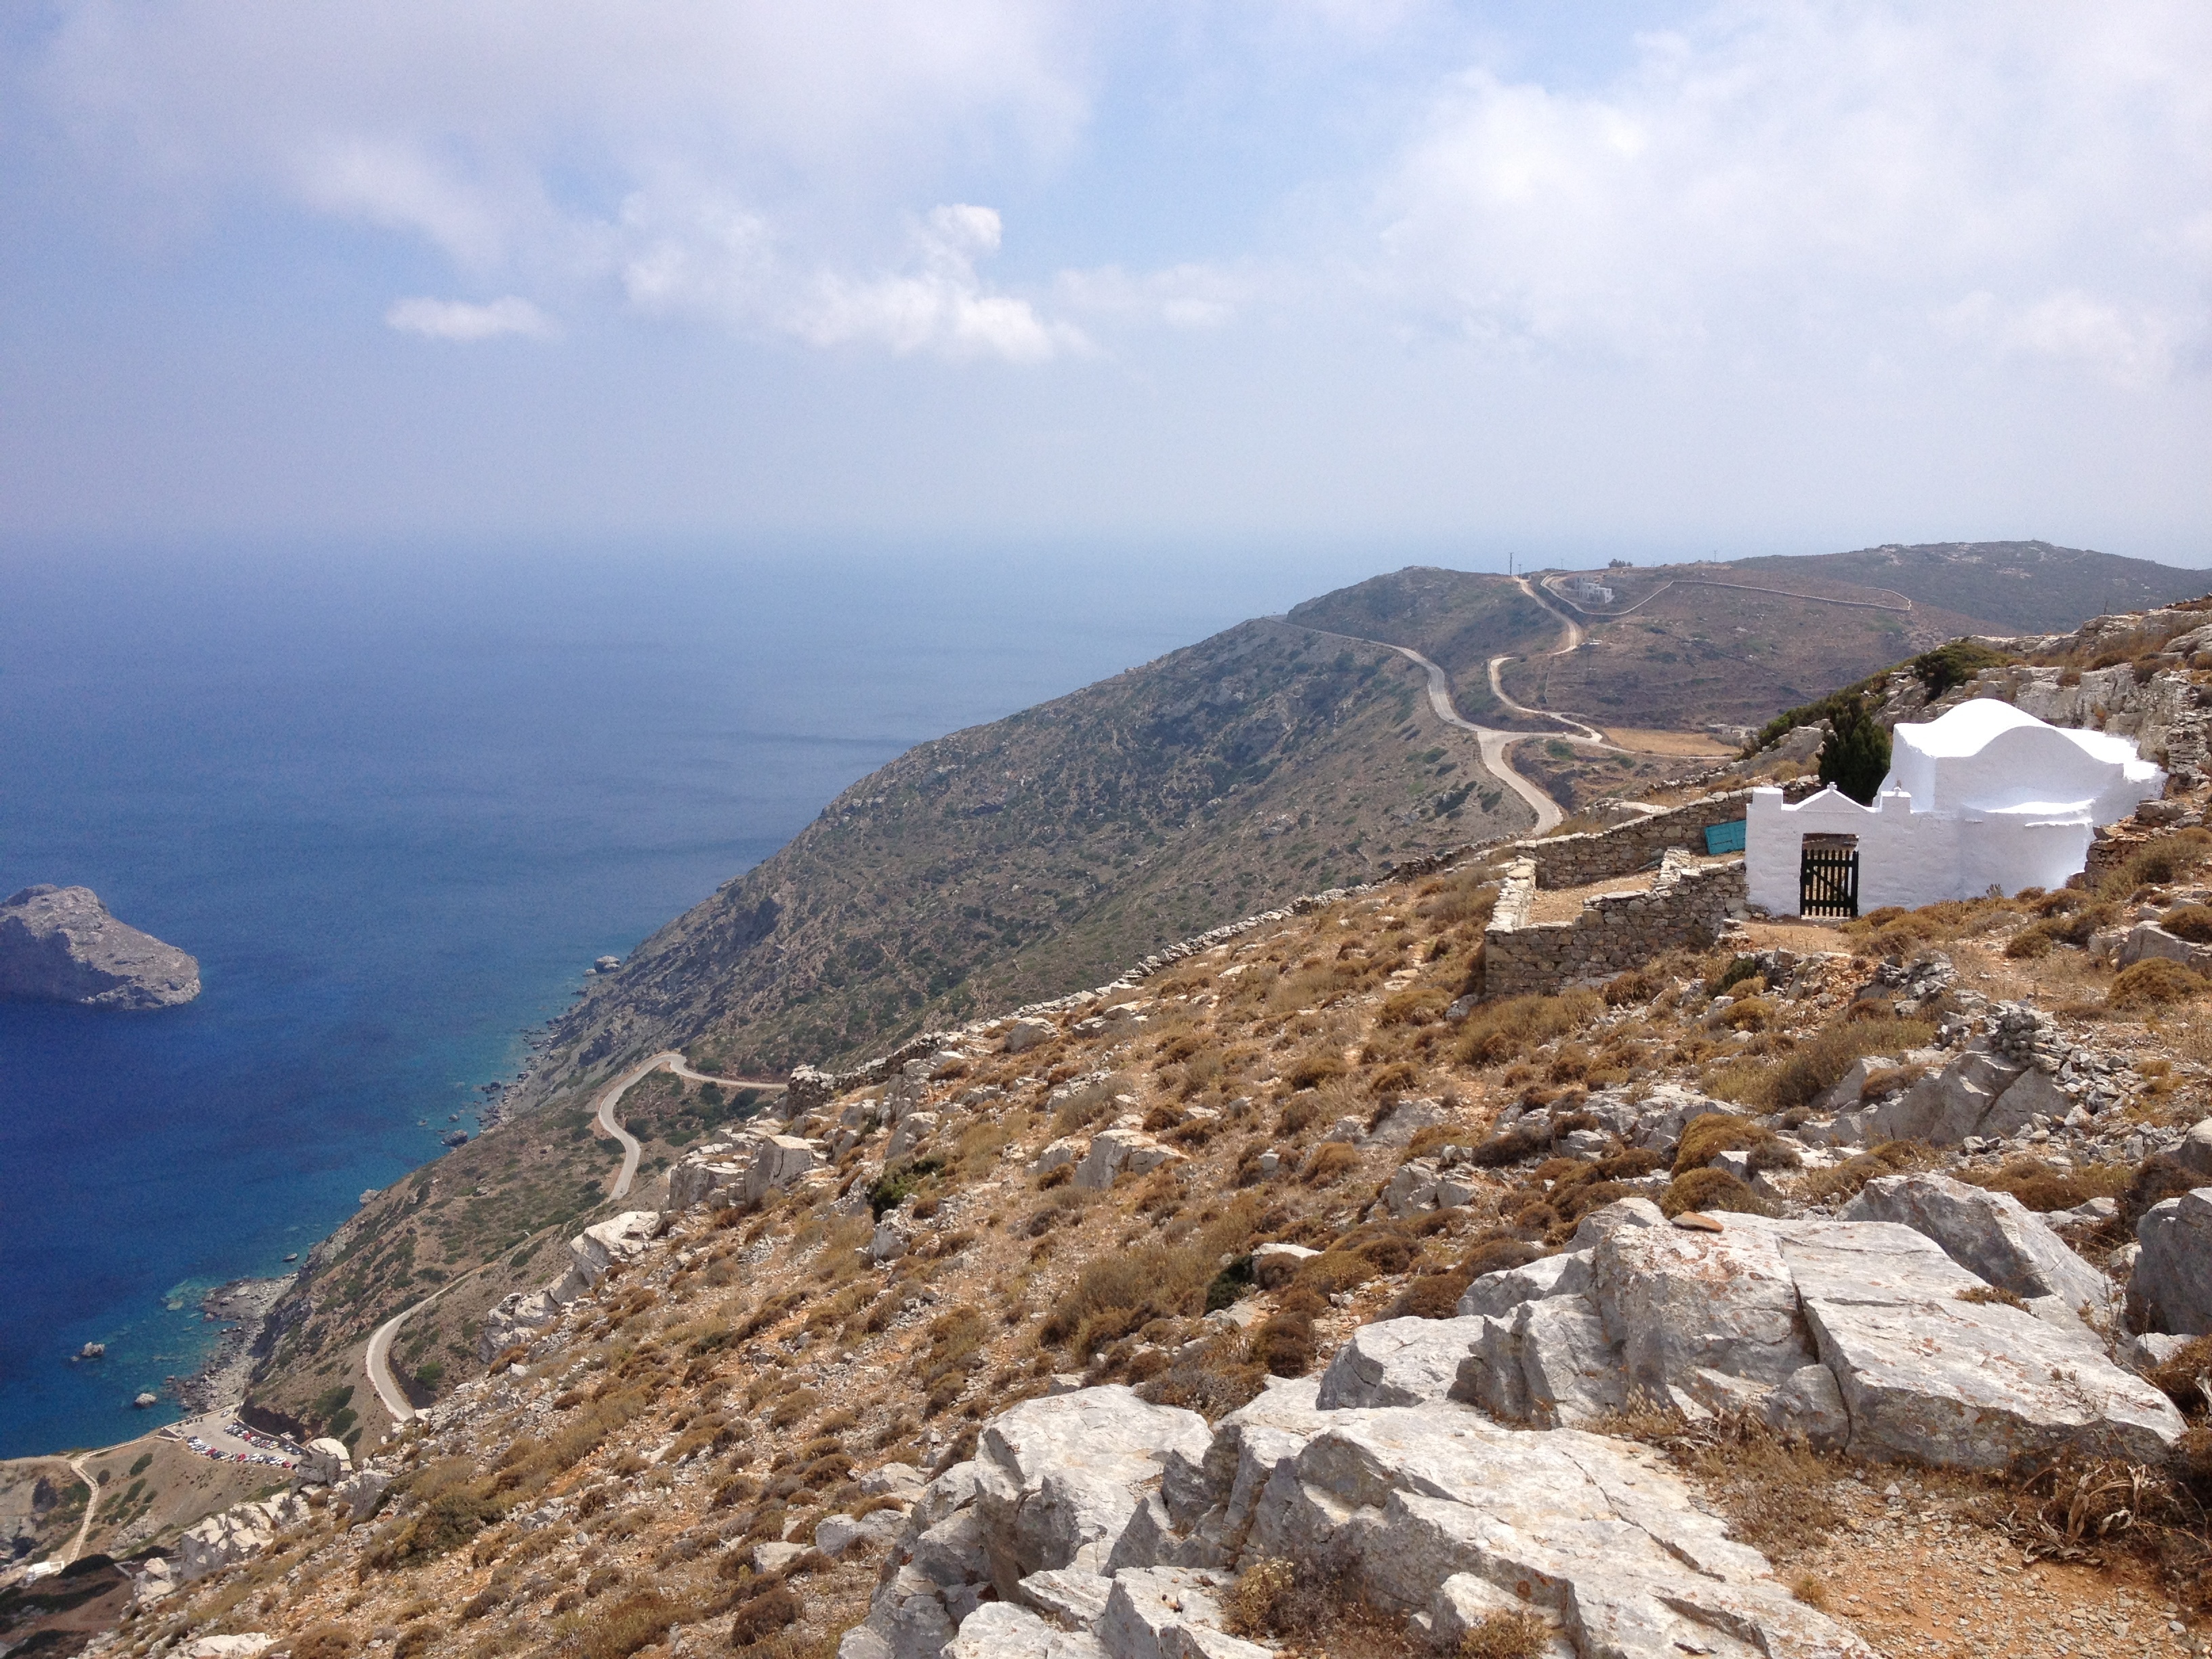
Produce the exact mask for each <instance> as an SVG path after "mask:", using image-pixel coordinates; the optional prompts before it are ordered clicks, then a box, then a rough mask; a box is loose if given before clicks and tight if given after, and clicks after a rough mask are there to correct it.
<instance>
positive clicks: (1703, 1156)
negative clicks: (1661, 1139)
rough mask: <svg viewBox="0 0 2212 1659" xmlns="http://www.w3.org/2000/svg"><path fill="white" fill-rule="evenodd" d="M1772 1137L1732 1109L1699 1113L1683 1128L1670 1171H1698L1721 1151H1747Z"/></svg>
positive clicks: (1769, 1131)
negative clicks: (1672, 1168)
mask: <svg viewBox="0 0 2212 1659" xmlns="http://www.w3.org/2000/svg"><path fill="white" fill-rule="evenodd" d="M1771 1139H1774V1131H1773V1130H1771V1129H1770V1128H1768V1127H1766V1126H1765V1124H1763V1123H1754V1122H1753V1121H1751V1119H1749V1118H1747V1117H1738V1116H1736V1115H1735V1114H1734V1113H1733V1112H1701V1113H1699V1115H1697V1116H1696V1117H1693V1118H1692V1119H1691V1120H1690V1121H1689V1122H1688V1123H1687V1124H1686V1125H1685V1126H1684V1127H1683V1129H1682V1139H1681V1142H1680V1145H1679V1146H1676V1148H1675V1151H1674V1174H1676V1175H1678V1176H1680V1175H1687V1174H1688V1173H1689V1172H1690V1171H1691V1170H1701V1169H1703V1168H1704V1167H1705V1165H1706V1164H1710V1163H1711V1162H1712V1161H1713V1159H1714V1158H1717V1157H1718V1156H1719V1155H1720V1154H1721V1153H1723V1152H1750V1151H1752V1150H1753V1149H1754V1148H1756V1147H1759V1146H1765V1144H1766V1143H1767V1142H1768V1141H1770V1140H1771Z"/></svg>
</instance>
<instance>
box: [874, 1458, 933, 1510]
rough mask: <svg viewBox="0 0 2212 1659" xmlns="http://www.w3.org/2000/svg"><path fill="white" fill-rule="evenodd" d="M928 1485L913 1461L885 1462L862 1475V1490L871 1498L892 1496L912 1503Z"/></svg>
mask: <svg viewBox="0 0 2212 1659" xmlns="http://www.w3.org/2000/svg"><path fill="white" fill-rule="evenodd" d="M927 1485H928V1481H927V1480H926V1479H925V1478H924V1477H923V1475H922V1473H921V1470H920V1469H917V1468H915V1467H914V1466H913V1465H912V1464H911V1463H884V1464H881V1465H879V1466H878V1467H877V1468H872V1469H870V1470H869V1471H868V1472H867V1473H866V1474H864V1475H862V1476H861V1477H860V1491H861V1492H863V1493H864V1494H866V1496H867V1497H870V1498H881V1497H886V1496H888V1497H891V1498H898V1499H900V1500H902V1502H907V1503H911V1502H912V1501H913V1500H914V1499H915V1498H917V1497H918V1496H920V1494H921V1489H922V1488H923V1487H924V1486H927Z"/></svg>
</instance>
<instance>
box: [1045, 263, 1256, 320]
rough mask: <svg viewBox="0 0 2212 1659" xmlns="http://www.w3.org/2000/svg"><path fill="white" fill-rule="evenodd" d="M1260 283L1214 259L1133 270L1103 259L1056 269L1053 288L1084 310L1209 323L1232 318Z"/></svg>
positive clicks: (1095, 313)
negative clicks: (1089, 266) (1093, 264)
mask: <svg viewBox="0 0 2212 1659" xmlns="http://www.w3.org/2000/svg"><path fill="white" fill-rule="evenodd" d="M1265 286H1267V285H1264V284H1263V283H1262V282H1261V279H1260V278H1259V277H1258V276H1256V275H1255V274H1254V273H1253V272H1252V271H1250V270H1229V269H1225V268H1223V267H1221V266H1218V265H1209V264H1180V265H1172V266H1170V267H1169V268H1168V269H1166V270H1155V271H1149V272H1138V273H1133V272H1130V271H1127V270H1123V269H1122V268H1121V266H1119V265H1103V266H1100V267H1098V268H1097V269H1095V270H1064V271H1062V272H1060V276H1058V278H1057V279H1056V280H1055V281H1054V284H1053V292H1054V297H1055V298H1057V299H1058V300H1059V301H1060V303H1061V304H1062V305H1063V306H1065V307H1067V308H1068V309H1069V310H1071V311H1074V312H1079V313H1084V314H1085V315H1090V316H1096V317H1100V318H1105V319H1113V320H1115V321H1117V322H1123V323H1127V322H1154V323H1161V324H1164V325H1166V326H1168V327H1170V328H1176V329H1212V328H1225V327H1227V326H1228V325H1230V324H1231V323H1233V322H1235V321H1236V320H1237V318H1238V316H1239V315H1240V314H1241V313H1243V311H1244V309H1245V308H1246V307H1249V305H1250V304H1251V303H1252V302H1253V301H1255V299H1257V298H1258V297H1259V296H1260V295H1261V293H1262V292H1263V289H1264V287H1265ZM1275 286H1278V287H1279V284H1276V285H1275Z"/></svg>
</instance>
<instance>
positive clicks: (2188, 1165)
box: [2167, 1117, 2212, 1177]
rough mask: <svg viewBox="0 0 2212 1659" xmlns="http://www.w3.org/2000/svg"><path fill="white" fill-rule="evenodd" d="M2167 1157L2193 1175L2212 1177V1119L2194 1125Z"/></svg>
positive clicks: (2176, 1143)
mask: <svg viewBox="0 0 2212 1659" xmlns="http://www.w3.org/2000/svg"><path fill="white" fill-rule="evenodd" d="M2167 1156H2168V1157H2170V1158H2172V1159H2173V1161H2174V1162H2175V1163H2177V1164H2179V1165H2181V1167H2182V1168H2183V1169H2185V1170H2188V1171H2189V1172H2190V1173H2191V1174H2192V1175H2201V1176H2207V1177H2212V1117H2208V1118H2204V1119H2202V1120H2200V1121H2198V1122H2197V1123H2196V1124H2194V1125H2192V1126H2191V1128H2190V1131H2189V1133H2187V1134H2185V1135H2184V1136H2182V1138H2181V1139H2179V1140H2178V1141H2176V1142H2175V1143H2174V1147H2173V1150H2172V1152H2170V1153H2168V1154H2167Z"/></svg>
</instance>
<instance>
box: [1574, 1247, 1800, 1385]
mask: <svg viewBox="0 0 2212 1659" xmlns="http://www.w3.org/2000/svg"><path fill="white" fill-rule="evenodd" d="M1754 1219H1755V1218H1754ZM1590 1298H1591V1300H1592V1301H1593V1302H1594V1303H1595V1304H1596V1307H1597V1311H1598V1314H1599V1316H1600V1317H1601V1319H1603V1321H1604V1322H1605V1329H1606V1334H1607V1336H1608V1337H1610V1338H1611V1339H1612V1340H1613V1341H1614V1342H1616V1343H1619V1344H1620V1347H1621V1367H1622V1369H1623V1370H1624V1371H1626V1374H1627V1376H1628V1378H1629V1380H1630V1381H1631V1382H1632V1383H1636V1384H1639V1385H1641V1386H1642V1387H1644V1388H1645V1389H1650V1390H1652V1391H1654V1392H1656V1393H1659V1394H1662V1395H1663V1394H1664V1393H1665V1392H1666V1390H1667V1389H1668V1388H1669V1387H1672V1386H1677V1385H1681V1384H1686V1383H1687V1382H1688V1380H1689V1378H1690V1376H1691V1374H1692V1372H1694V1371H1697V1370H1716V1371H1718V1372H1720V1373H1722V1374H1723V1376H1733V1377H1741V1378H1743V1379H1745V1380H1747V1381H1749V1382H1753V1383H1779V1382H1781V1381H1782V1380H1783V1379H1784V1377H1786V1376H1790V1374H1791V1373H1792V1372H1794V1371H1796V1370H1798V1369H1799V1368H1800V1367H1802V1366H1804V1365H1808V1364H1812V1363H1813V1359H1814V1354H1813V1345H1812V1341H1811V1339H1810V1336H1809V1334H1808V1333H1807V1331H1806V1329H1805V1325H1804V1321H1803V1320H1802V1317H1801V1316H1799V1313H1798V1309H1797V1287H1796V1285H1795V1284H1794V1283H1793V1282H1792V1281H1791V1279H1790V1267H1789V1265H1788V1263H1786V1262H1785V1261H1784V1260H1783V1257H1782V1252H1781V1250H1780V1249H1779V1248H1778V1246H1777V1244H1776V1242H1775V1235H1774V1232H1773V1231H1771V1229H1768V1228H1765V1227H1760V1226H1753V1225H1733V1226H1729V1227H1727V1228H1725V1229H1724V1230H1723V1231H1719V1232H1705V1231H1689V1230H1687V1229H1684V1228H1680V1227H1636V1228H1626V1229H1623V1230H1621V1231H1616V1232H1615V1233H1613V1235H1612V1236H1611V1237H1608V1238H1607V1239H1606V1240H1605V1241H1604V1242H1603V1243H1600V1244H1599V1245H1598V1246H1597V1247H1596V1248H1595V1250H1593V1251H1592V1253H1591V1264H1590Z"/></svg>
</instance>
